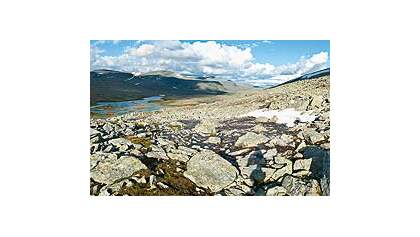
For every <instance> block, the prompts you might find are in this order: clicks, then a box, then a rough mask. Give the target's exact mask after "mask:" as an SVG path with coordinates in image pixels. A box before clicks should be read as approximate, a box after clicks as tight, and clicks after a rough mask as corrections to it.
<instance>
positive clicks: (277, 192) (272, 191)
mask: <svg viewBox="0 0 420 237" xmlns="http://www.w3.org/2000/svg"><path fill="white" fill-rule="evenodd" d="M286 193H287V190H286V189H285V188H284V187H282V186H275V187H272V188H269V189H268V190H267V192H266V194H265V195H267V196H284V195H286Z"/></svg>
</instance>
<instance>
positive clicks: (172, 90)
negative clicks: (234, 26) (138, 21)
mask: <svg viewBox="0 0 420 237" xmlns="http://www.w3.org/2000/svg"><path fill="white" fill-rule="evenodd" d="M329 74H330V69H329V68H326V69H323V70H320V71H316V72H312V73H308V74H305V75H303V76H301V77H298V78H296V79H292V80H289V81H287V82H284V83H281V84H279V85H276V86H273V87H271V88H275V87H278V86H281V85H284V84H288V83H292V82H295V81H299V80H308V79H313V78H318V77H321V76H325V75H329ZM214 78H215V77H214V76H186V75H181V74H179V73H176V72H171V71H154V72H148V73H144V74H132V73H127V72H119V71H113V70H106V69H100V70H94V71H91V72H90V103H91V105H94V104H96V103H97V102H103V101H127V100H137V99H142V98H145V97H150V96H157V95H164V97H165V98H166V99H176V98H181V97H193V96H204V95H220V94H225V93H229V92H235V91H239V90H246V89H252V88H254V87H253V86H251V85H245V84H239V83H236V82H234V81H230V80H228V81H221V80H218V81H216V80H213V79H214Z"/></svg>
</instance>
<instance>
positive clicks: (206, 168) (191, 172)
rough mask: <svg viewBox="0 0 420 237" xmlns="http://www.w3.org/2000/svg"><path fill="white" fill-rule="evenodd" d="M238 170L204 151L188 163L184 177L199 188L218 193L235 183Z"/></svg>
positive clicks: (209, 152) (212, 153) (214, 154)
mask: <svg viewBox="0 0 420 237" xmlns="http://www.w3.org/2000/svg"><path fill="white" fill-rule="evenodd" d="M237 174H238V171H237V169H236V168H235V167H234V166H233V165H231V164H230V163H229V162H228V161H226V160H225V159H223V158H222V157H220V156H219V155H218V154H216V153H215V152H213V151H210V150H203V151H201V152H199V153H197V154H196V155H194V156H193V157H192V158H191V159H190V160H189V161H188V163H187V171H185V172H184V176H185V177H187V178H188V179H190V180H191V181H193V182H194V183H195V184H196V185H197V186H200V187H202V188H209V189H210V190H211V191H212V192H218V191H220V190H222V189H223V188H225V187H227V186H228V185H230V184H231V183H233V182H234V181H235V179H236V177H237Z"/></svg>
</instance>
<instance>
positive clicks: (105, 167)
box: [90, 155, 147, 184]
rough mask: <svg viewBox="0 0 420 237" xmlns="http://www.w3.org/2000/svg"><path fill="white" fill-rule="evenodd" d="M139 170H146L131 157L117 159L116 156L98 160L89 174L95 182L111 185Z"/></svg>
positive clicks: (138, 161) (137, 160) (139, 162)
mask: <svg viewBox="0 0 420 237" xmlns="http://www.w3.org/2000/svg"><path fill="white" fill-rule="evenodd" d="M91 160H92V156H91ZM141 169H147V167H146V166H145V165H144V164H143V163H142V162H141V161H140V160H139V159H137V158H135V157H133V156H122V157H120V158H119V159H117V156H116V155H109V156H107V157H106V158H104V159H102V160H100V161H99V162H98V164H97V165H96V166H95V167H94V168H93V169H92V170H91V173H90V174H91V178H92V179H93V180H95V181H96V182H99V183H104V184H112V183H113V182H115V181H116V180H119V179H122V178H126V177H129V176H131V175H132V174H133V173H134V172H136V171H138V170H141Z"/></svg>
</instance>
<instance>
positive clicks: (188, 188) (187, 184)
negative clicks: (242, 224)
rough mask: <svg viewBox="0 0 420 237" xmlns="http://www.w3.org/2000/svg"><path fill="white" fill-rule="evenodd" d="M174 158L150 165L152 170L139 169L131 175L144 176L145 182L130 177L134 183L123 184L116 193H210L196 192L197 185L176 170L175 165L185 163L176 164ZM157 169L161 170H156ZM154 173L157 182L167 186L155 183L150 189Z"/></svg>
mask: <svg viewBox="0 0 420 237" xmlns="http://www.w3.org/2000/svg"><path fill="white" fill-rule="evenodd" d="M176 163H177V161H174V160H164V161H162V162H159V163H157V164H154V165H153V166H151V168H152V170H140V171H137V172H136V173H135V174H134V175H133V176H136V177H138V178H141V177H143V176H144V177H146V180H147V183H145V184H141V183H137V182H136V181H135V180H134V179H130V181H131V182H133V183H134V184H133V185H131V186H130V187H127V186H123V187H122V188H121V189H120V191H119V192H118V193H117V194H116V195H129V196H174V195H175V196H197V195H202V196H204V195H211V193H210V191H209V190H204V191H202V192H198V191H197V190H196V188H197V186H196V185H195V184H194V183H193V182H192V181H191V180H189V179H187V178H185V177H184V175H183V174H182V173H180V172H178V171H177V169H176V168H177V167H180V168H184V169H185V163H181V165H177V164H176ZM158 171H163V174H162V172H158ZM152 174H153V175H155V176H156V180H157V182H162V183H164V184H166V185H167V186H168V188H162V187H160V186H158V185H156V188H153V189H151V188H150V186H149V181H150V175H152Z"/></svg>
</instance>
